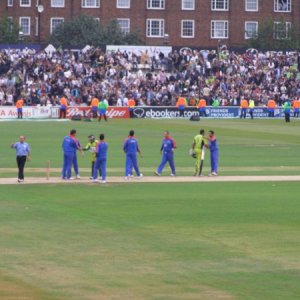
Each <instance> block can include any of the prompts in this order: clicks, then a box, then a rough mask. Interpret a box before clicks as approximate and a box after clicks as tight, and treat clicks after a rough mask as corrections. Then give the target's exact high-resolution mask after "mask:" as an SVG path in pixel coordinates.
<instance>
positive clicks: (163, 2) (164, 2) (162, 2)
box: [139, 0, 166, 9]
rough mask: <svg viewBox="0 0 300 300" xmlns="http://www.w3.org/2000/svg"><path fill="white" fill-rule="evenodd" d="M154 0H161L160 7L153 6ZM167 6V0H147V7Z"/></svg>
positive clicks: (161, 7)
mask: <svg viewBox="0 0 300 300" xmlns="http://www.w3.org/2000/svg"><path fill="white" fill-rule="evenodd" d="M139 1H141V0H139ZM152 1H159V7H156V6H153V3H152ZM165 7H166V0H147V9H165Z"/></svg>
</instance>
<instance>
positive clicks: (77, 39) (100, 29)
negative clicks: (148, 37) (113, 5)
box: [49, 15, 141, 48]
mask: <svg viewBox="0 0 300 300" xmlns="http://www.w3.org/2000/svg"><path fill="white" fill-rule="evenodd" d="M49 42H50V43H52V44H53V45H54V46H56V47H58V46H60V47H63V48H65V47H66V48H67V47H78V46H83V45H91V46H99V45H105V44H110V45H120V44H121V45H122V44H126V45H128V44H141V41H140V39H139V38H138V35H137V34H136V33H129V34H126V33H124V32H123V31H122V30H121V28H120V27H119V25H118V22H117V21H116V20H113V21H111V22H110V23H109V24H107V26H101V24H100V23H99V21H97V20H95V19H94V18H93V17H91V16H87V15H80V16H78V17H76V18H74V19H71V20H69V21H66V22H64V23H62V24H59V25H58V26H57V27H56V28H55V30H54V32H53V33H52V35H51V36H50V38H49Z"/></svg>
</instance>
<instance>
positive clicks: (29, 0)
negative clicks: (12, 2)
mask: <svg viewBox="0 0 300 300" xmlns="http://www.w3.org/2000/svg"><path fill="white" fill-rule="evenodd" d="M22 1H23V0H20V7H30V6H31V0H28V4H22Z"/></svg>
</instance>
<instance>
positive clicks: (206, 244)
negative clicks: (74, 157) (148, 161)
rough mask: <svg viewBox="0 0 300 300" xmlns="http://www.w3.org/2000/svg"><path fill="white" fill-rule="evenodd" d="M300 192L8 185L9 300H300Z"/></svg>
mask: <svg viewBox="0 0 300 300" xmlns="http://www.w3.org/2000/svg"><path fill="white" fill-rule="evenodd" d="M298 191H299V184H298V183H239V184H236V183H215V184H214V183H207V184H191V183H187V184H140V183H139V184H130V185H127V184H120V185H107V186H105V187H101V188H100V187H99V186H93V185H91V186H84V185H72V186H66V185H64V186H61V185H58V186H56V185H47V186H30V185H28V186H26V185H22V186H5V187H4V186H1V187H0V199H1V201H0V205H1V210H0V244H1V252H0V299H15V298H14V297H17V296H18V295H19V294H20V293H22V296H23V297H25V299H39V300H43V299H58V300H60V299H74V300H77V299H78V300H79V299H80V300H81V299H145V300H146V299H147V300H148V299H149V300H150V299H151V300H152V299H155V300H159V299H161V300H165V299H170V300H171V299H172V300H173V299H178V300H179V299H180V300H181V299H184V300H186V299H243V300H244V299H272V300H273V299H298V298H299V294H300V287H299V280H300V264H299V261H300V254H299V253H300V234H299V232H300V230H299V229H300V228H299V227H300V220H299V213H300V204H299V201H298V197H297V194H298V193H299V192H298ZM7 286H8V287H10V289H9V291H7V289H8V288H7ZM9 297H11V298H9ZM17 299H18V298H17ZM22 299H23V298H22Z"/></svg>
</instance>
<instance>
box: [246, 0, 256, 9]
mask: <svg viewBox="0 0 300 300" xmlns="http://www.w3.org/2000/svg"><path fill="white" fill-rule="evenodd" d="M245 9H246V11H258V0H246V2H245Z"/></svg>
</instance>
